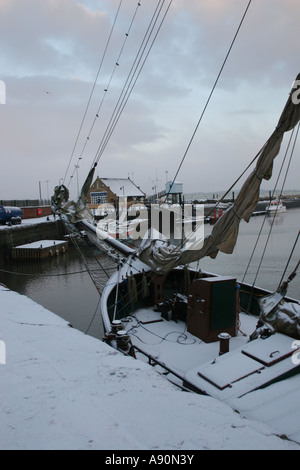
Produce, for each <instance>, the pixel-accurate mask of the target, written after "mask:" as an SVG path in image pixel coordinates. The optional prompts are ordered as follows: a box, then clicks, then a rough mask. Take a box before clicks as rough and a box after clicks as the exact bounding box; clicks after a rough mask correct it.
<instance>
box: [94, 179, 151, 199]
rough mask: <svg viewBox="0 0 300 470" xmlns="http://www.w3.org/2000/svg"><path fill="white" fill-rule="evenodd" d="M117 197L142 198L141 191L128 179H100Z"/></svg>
mask: <svg viewBox="0 0 300 470" xmlns="http://www.w3.org/2000/svg"><path fill="white" fill-rule="evenodd" d="M100 179H101V181H102V182H103V183H104V184H105V185H106V186H108V187H109V188H110V190H111V191H112V192H113V193H114V194H115V195H116V196H118V197H123V196H124V197H144V196H145V194H144V193H143V191H141V190H140V189H139V188H138V187H137V186H136V185H135V184H134V183H133V181H131V179H129V178H100Z"/></svg>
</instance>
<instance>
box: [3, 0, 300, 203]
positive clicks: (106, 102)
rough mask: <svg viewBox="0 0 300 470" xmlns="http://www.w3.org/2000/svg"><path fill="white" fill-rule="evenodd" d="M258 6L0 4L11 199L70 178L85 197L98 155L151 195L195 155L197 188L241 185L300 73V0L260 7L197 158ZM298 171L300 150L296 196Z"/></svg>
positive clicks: (132, 0) (183, 176)
mask: <svg viewBox="0 0 300 470" xmlns="http://www.w3.org/2000/svg"><path fill="white" fill-rule="evenodd" d="M248 1H249V0H173V1H172V2H170V0H166V1H162V0H144V1H143V0H141V1H140V2H138V1H137V0H123V1H122V0H0V43H1V53H0V80H2V81H3V82H4V83H5V84H6V104H0V123H1V149H0V152H1V154H0V155H1V191H0V199H9V198H14V199H17V198H37V197H38V196H39V188H40V187H41V190H42V197H44V198H45V197H47V196H48V195H50V196H51V195H52V193H53V188H54V186H55V185H57V184H58V183H59V182H60V181H62V180H64V181H65V184H66V185H67V186H70V190H71V193H72V192H73V193H76V191H77V182H78V183H79V185H81V184H82V183H83V181H84V178H85V176H86V175H87V172H88V170H89V169H90V167H91V165H92V163H93V161H94V160H95V159H98V158H99V163H98V167H97V172H98V175H99V176H102V177H127V176H128V175H129V176H130V177H131V178H133V179H134V181H135V183H136V184H137V185H139V186H141V189H143V190H144V191H145V192H147V193H148V194H149V193H151V192H152V188H153V187H155V186H157V187H158V189H162V188H163V186H164V184H165V182H166V179H173V177H174V176H175V174H176V171H177V168H178V166H179V164H180V162H181V160H182V158H183V156H184V155H185V153H186V158H185V160H184V164H183V165H182V168H181V170H180V173H179V175H178V178H177V179H178V180H179V181H181V182H183V184H184V191H185V192H186V193H191V192H208V191H213V192H218V191H221V190H224V189H227V188H228V187H230V186H231V184H232V183H233V182H234V181H235V180H236V178H237V177H238V176H239V174H240V173H241V172H242V171H243V170H244V169H245V168H246V166H247V165H248V163H249V162H250V161H251V160H252V158H253V157H254V156H255V154H256V153H257V151H258V150H259V149H260V148H261V146H262V145H263V144H264V142H265V141H266V140H267V138H268V136H269V135H270V134H271V133H272V131H273V130H274V128H275V126H276V124H277V121H278V119H279V116H280V114H281V111H282V109H283V107H284V105H285V102H286V99H287V97H288V93H289V91H290V88H291V86H292V83H293V81H294V80H295V78H296V76H297V74H298V73H299V72H300V70H299V58H300V46H299V17H300V2H299V0H252V3H251V5H250V8H249V10H248V13H247V16H246V18H245V21H244V23H243V25H242V28H241V30H240V32H239V35H238V37H237V40H236V42H235V44H234V47H233V49H232V52H231V54H230V56H229V58H228V61H227V63H226V65H225V68H224V70H223V73H222V75H221V77H220V80H219V82H218V85H217V88H216V90H215V92H214V94H213V96H212V99H211V101H210V103H209V106H208V108H207V111H206V112H205V114H204V116H203V119H202V120H201V124H200V126H199V129H198V131H197V133H196V135H195V137H194V139H193V141H192V144H191V146H190V147H189V150H188V152H186V150H187V148H188V145H189V142H190V140H191V137H192V135H193V132H194V130H195V128H196V125H197V123H198V121H199V118H200V116H201V113H202V111H203V109H204V106H205V103H206V101H207V98H208V96H209V94H210V92H211V90H212V87H213V84H214V82H215V80H216V77H217V75H218V73H219V70H220V68H221V65H222V63H223V60H224V58H225V56H226V54H227V52H228V49H229V46H230V44H231V42H232V39H233V37H234V34H235V32H236V30H237V27H238V25H239V23H240V21H241V18H242V16H243V14H244V12H245V9H246V7H247V5H248ZM139 4H140V5H139ZM158 11H160V12H161V13H160V15H159V16H158V17H157V22H156V23H155V25H154V23H153V22H152V23H151V20H152V19H153V18H155V16H154V15H155V14H156V12H158ZM151 28H152V29H151ZM147 31H148V32H150V31H153V33H152V36H150V37H149V42H147V43H146V42H145V41H144V42H143V40H144V38H145V37H147V36H146V34H147ZM154 39H155V40H154ZM143 51H144V54H143V55H142V52H143ZM139 54H140V55H139ZM137 59H138V60H137ZM116 64H118V65H116ZM134 73H135V75H134ZM0 84H1V82H0ZM105 90H107V91H105ZM126 90H128V93H127V94H124V93H126ZM129 91H130V93H129ZM1 93H3V90H2V91H1V92H0V96H2V95H1ZM116 110H119V111H120V112H119V113H118V114H115V113H114V112H115V111H116ZM97 115H98V116H97ZM112 124H113V126H112ZM107 137H108V138H107ZM284 145H286V144H284ZM284 150H285V146H284V147H283V152H282V154H283V153H284ZM280 164H281V157H278V161H277V162H276V165H275V170H276V169H277V168H278V167H279V165H280ZM76 166H79V169H78V171H76ZM299 174H300V158H299V146H297V147H296V152H295V158H294V161H293V162H292V164H291V170H290V174H289V176H288V178H287V182H286V188H287V189H299V188H300V181H299ZM77 177H78V179H77ZM274 182H275V178H274V179H273V181H272V182H271V183H264V184H263V187H264V188H266V189H272V187H273V185H274ZM39 183H40V184H39ZM240 185H241V182H240V183H238V186H237V189H238V188H239V187H240Z"/></svg>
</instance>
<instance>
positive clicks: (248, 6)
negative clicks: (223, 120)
mask: <svg viewBox="0 0 300 470" xmlns="http://www.w3.org/2000/svg"><path fill="white" fill-rule="evenodd" d="M251 2H252V0H249V2H248V5H247V7H246V10H245V12H244V14H243V16H242V19H241V21H240V24H239V26H238V28H237V31H236V33H235V35H234V37H233V40H232V42H231V45H230V47H229V49H228V52H227V54H226V56H225V59H224V61H223V64H222V66H221V69H220V71H219V73H218V75H217V78H216V80H215V83H214V85H213V87H212V90H211V92H210V94H209V96H208V98H207V101H206V103H205V106H204V108H203V111H202V113H201V116H200V118H199V120H198V122H197V125H196V127H195V130H194V132H193V134H192V137H191V139H190V141H189V143H188V146H187V148H186V150H185V152H184V155H183V157H182V159H181V162H180V164H179V167H178V169H177V171H176V174H175V176H174V178H173V181H172V184H171V185H170V188H169V191H168V194H166V196H165V200H167V198H168V196H169V194H170V192H171V189H172V187H173V185H174V183H175V181H176V178H177V176H178V173H179V171H180V169H181V167H182V165H183V162H184V160H185V158H186V156H187V154H188V151H189V149H190V147H191V145H192V142H193V140H194V138H195V135H196V133H197V131H198V129H199V126H200V124H201V121H202V119H203V116H204V114H205V112H206V109H207V107H208V105H209V102H210V100H211V98H212V95H213V93H214V91H215V89H216V86H217V84H218V81H219V79H220V77H221V75H222V72H223V70H224V67H225V65H226V62H227V60H228V57H229V55H230V53H231V50H232V48H233V46H234V43H235V41H236V38H237V36H238V34H239V32H240V29H241V27H242V24H243V22H244V20H245V18H246V15H247V13H248V10H249V8H250V5H251Z"/></svg>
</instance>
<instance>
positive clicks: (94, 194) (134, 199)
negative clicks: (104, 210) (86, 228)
mask: <svg viewBox="0 0 300 470" xmlns="http://www.w3.org/2000/svg"><path fill="white" fill-rule="evenodd" d="M123 197H126V198H127V205H128V206H129V205H131V204H134V203H138V202H143V201H144V200H145V197H146V195H145V193H143V191H141V189H140V188H139V187H138V186H136V185H135V184H134V183H133V181H131V179H130V178H99V177H97V178H96V180H95V181H94V183H93V184H92V186H91V187H90V190H89V192H88V194H87V204H88V207H89V208H90V209H92V211H93V212H94V213H95V210H96V209H97V208H98V207H99V206H100V205H101V204H106V203H108V204H112V205H114V206H116V205H117V204H118V202H119V199H120V198H123Z"/></svg>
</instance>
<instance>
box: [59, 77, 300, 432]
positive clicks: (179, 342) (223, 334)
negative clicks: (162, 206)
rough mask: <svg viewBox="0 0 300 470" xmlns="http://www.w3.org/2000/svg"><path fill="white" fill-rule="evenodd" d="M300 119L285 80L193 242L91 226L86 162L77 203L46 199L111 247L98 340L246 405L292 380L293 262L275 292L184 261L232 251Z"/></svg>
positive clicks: (185, 384) (62, 192)
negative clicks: (234, 192) (254, 142)
mask: <svg viewBox="0 0 300 470" xmlns="http://www.w3.org/2000/svg"><path fill="white" fill-rule="evenodd" d="M297 79H298V80H299V79H300V74H299V75H298V77H297ZM299 121H300V104H298V103H297V102H295V100H294V94H293V89H292V90H291V92H290V95H289V98H288V101H287V103H286V106H285V108H284V110H283V112H282V115H281V117H280V119H279V122H278V125H277V127H276V129H275V131H274V132H273V134H272V135H271V136H270V138H269V139H268V140H267V142H266V144H265V145H264V147H263V148H262V150H261V151H260V152H259V154H258V155H257V163H256V167H255V169H254V170H253V171H252V173H251V174H250V176H249V177H248V179H247V180H246V182H245V183H244V185H243V187H242V189H241V191H240V193H239V195H238V197H237V198H236V200H235V202H234V204H233V205H232V206H231V207H229V209H227V210H226V211H225V212H224V214H223V215H222V217H221V218H220V219H219V220H218V221H217V223H216V224H215V225H214V226H213V229H212V232H211V234H210V235H209V236H207V237H206V238H204V239H202V240H200V241H199V238H197V237H196V239H195V240H196V241H194V242H192V243H185V245H182V244H180V245H178V246H175V245H171V244H170V242H169V240H164V239H162V238H161V237H159V236H158V237H157V238H156V239H154V238H153V236H152V237H146V239H145V240H143V242H142V243H141V245H140V247H139V248H137V249H135V248H132V247H130V246H128V245H126V244H124V243H122V242H121V241H120V240H117V239H114V238H113V237H111V236H110V235H109V234H108V233H107V232H105V231H103V230H101V229H99V228H98V227H97V226H96V225H95V224H94V222H93V220H92V216H91V214H90V213H89V211H88V209H87V207H86V194H87V190H88V188H89V187H90V185H91V182H92V179H93V175H94V171H95V166H94V167H93V168H92V169H91V171H90V173H89V175H88V177H87V180H86V182H85V184H84V186H83V189H82V192H81V195H80V198H79V200H78V201H77V202H76V203H72V202H71V203H70V202H68V193H67V190H66V188H65V187H62V186H60V187H57V188H56V194H55V196H54V197H53V200H52V203H53V210H54V211H55V212H56V213H59V214H60V216H61V217H62V219H63V220H64V221H65V223H66V224H67V225H68V226H69V227H71V230H73V232H74V233H75V232H77V234H80V233H82V232H83V231H84V232H85V233H87V234H88V236H89V237H90V240H91V241H92V242H93V243H98V244H99V243H100V244H101V245H103V243H104V244H105V245H107V246H109V247H110V248H111V249H113V250H114V251H116V252H118V253H119V254H120V256H119V258H118V267H117V269H116V271H115V273H114V274H113V276H112V277H111V278H110V279H109V281H108V282H107V284H106V286H105V287H104V289H103V292H102V295H101V315H102V320H103V325H104V330H105V338H104V341H106V342H107V343H108V344H110V345H111V346H112V347H114V348H117V349H118V350H120V351H122V352H123V353H124V354H128V355H132V356H133V357H135V358H138V359H142V360H146V361H148V362H149V363H150V364H151V365H153V366H154V367H155V368H156V369H157V370H158V371H159V372H160V373H162V374H164V375H165V376H166V377H167V378H168V379H169V380H170V381H172V382H173V383H174V384H176V385H177V386H179V387H181V388H182V389H184V390H192V391H195V392H197V393H205V394H208V395H211V396H213V397H216V398H220V399H221V400H223V401H225V402H227V403H229V404H230V405H232V406H234V407H235V408H236V409H239V403H241V402H242V403H243V404H244V403H245V398H243V400H241V401H239V400H240V399H241V398H242V397H245V396H247V397H249V401H246V403H247V406H248V405H249V407H251V405H250V404H251V396H252V394H253V393H255V391H257V390H261V389H264V388H266V387H267V386H268V385H270V384H272V383H274V382H278V381H283V380H284V379H287V378H288V377H291V376H294V375H296V374H298V376H297V377H298V379H300V375H299V372H300V361H299V360H298V354H300V341H299V340H300V302H299V300H297V299H291V298H288V297H287V289H288V285H289V282H291V281H292V280H293V278H294V277H295V275H296V272H297V268H298V266H299V263H298V265H297V266H296V268H295V269H294V270H293V272H292V273H291V275H290V276H289V277H288V279H287V281H286V282H284V283H283V284H282V285H281V286H280V288H279V289H278V291H276V292H274V293H271V292H267V291H265V290H263V289H261V288H259V287H257V286H251V285H248V284H246V283H243V282H239V280H238V279H236V278H235V277H231V276H222V275H217V274H213V273H208V272H203V271H201V270H200V271H199V270H197V269H192V268H190V267H189V265H190V263H193V262H195V261H199V260H201V258H203V257H204V256H210V257H211V258H215V257H216V256H217V254H218V252H219V251H222V252H224V253H228V254H231V253H232V252H233V249H234V246H235V244H236V240H237V237H238V231H239V224H240V221H241V220H242V219H243V220H245V221H246V222H248V221H249V219H250V217H251V215H252V213H253V211H254V209H255V207H256V205H257V202H258V198H259V189H260V185H261V182H262V180H263V179H267V180H268V179H270V178H271V175H272V166H273V161H274V159H275V158H276V156H277V155H278V153H279V150H280V146H281V143H282V140H283V137H284V134H285V133H286V132H288V131H290V130H292V129H293V128H294V127H295V126H296V125H297V124H298V123H299ZM185 241H186V242H187V241H188V240H185ZM299 386H300V384H299ZM299 431H300V430H299ZM299 436H300V434H299Z"/></svg>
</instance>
